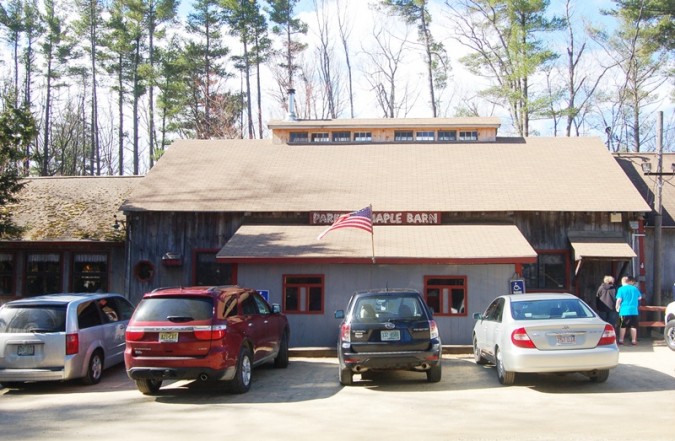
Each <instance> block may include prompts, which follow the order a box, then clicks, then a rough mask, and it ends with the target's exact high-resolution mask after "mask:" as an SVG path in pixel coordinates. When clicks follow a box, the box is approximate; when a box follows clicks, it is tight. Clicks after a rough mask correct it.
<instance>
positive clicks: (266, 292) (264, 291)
mask: <svg viewBox="0 0 675 441" xmlns="http://www.w3.org/2000/svg"><path fill="white" fill-rule="evenodd" d="M256 291H258V294H260V296H261V297H262V298H263V299H265V300H266V301H268V302H269V301H270V290H269V289H256Z"/></svg>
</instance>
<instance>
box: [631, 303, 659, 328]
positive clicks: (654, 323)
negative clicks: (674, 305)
mask: <svg viewBox="0 0 675 441" xmlns="http://www.w3.org/2000/svg"><path fill="white" fill-rule="evenodd" d="M638 309H639V310H640V312H641V313H650V312H657V313H659V314H658V316H659V317H660V318H661V320H640V322H639V323H638V326H639V327H640V328H663V327H665V326H666V321H665V312H666V307H665V306H640V307H639V308H638ZM640 315H641V316H644V315H645V314H640Z"/></svg>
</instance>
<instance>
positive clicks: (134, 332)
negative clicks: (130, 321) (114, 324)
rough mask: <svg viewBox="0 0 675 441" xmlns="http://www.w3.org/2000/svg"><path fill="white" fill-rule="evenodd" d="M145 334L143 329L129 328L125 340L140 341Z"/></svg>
mask: <svg viewBox="0 0 675 441" xmlns="http://www.w3.org/2000/svg"><path fill="white" fill-rule="evenodd" d="M144 334H145V332H144V331H143V329H137V328H127V332H126V333H125V338H126V339H127V341H139V340H140V339H142V338H143V335H144Z"/></svg>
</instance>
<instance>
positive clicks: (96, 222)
mask: <svg viewBox="0 0 675 441" xmlns="http://www.w3.org/2000/svg"><path fill="white" fill-rule="evenodd" d="M25 182H26V185H25V187H24V188H23V190H21V192H20V193H19V195H18V197H19V203H18V204H16V205H13V206H11V207H10V212H11V213H12V218H13V220H14V222H15V223H16V224H17V225H18V226H20V227H22V228H23V229H24V230H23V233H22V235H21V237H20V238H19V239H21V240H30V241H86V240H91V241H94V240H95V241H122V240H124V235H123V234H122V233H121V232H120V231H115V229H114V228H112V225H113V223H114V216H115V215H117V217H118V218H119V219H121V220H123V219H124V216H123V213H122V212H120V210H119V207H120V205H121V204H122V202H123V201H124V200H125V199H126V198H127V197H128V195H129V193H131V190H132V189H133V187H134V186H136V185H137V184H139V183H140V182H141V177H139V176H124V177H121V176H118V177H108V176H106V177H103V176H87V177H82V176H70V177H66V176H64V177H41V178H28V179H26V181H25Z"/></svg>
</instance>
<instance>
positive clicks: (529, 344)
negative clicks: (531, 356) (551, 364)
mask: <svg viewBox="0 0 675 441" xmlns="http://www.w3.org/2000/svg"><path fill="white" fill-rule="evenodd" d="M511 342H513V344H514V345H516V346H518V347H519V348H530V349H531V348H535V346H534V342H533V341H532V339H531V338H530V336H529V335H527V331H525V328H518V329H516V330H515V331H513V332H512V333H511Z"/></svg>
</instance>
